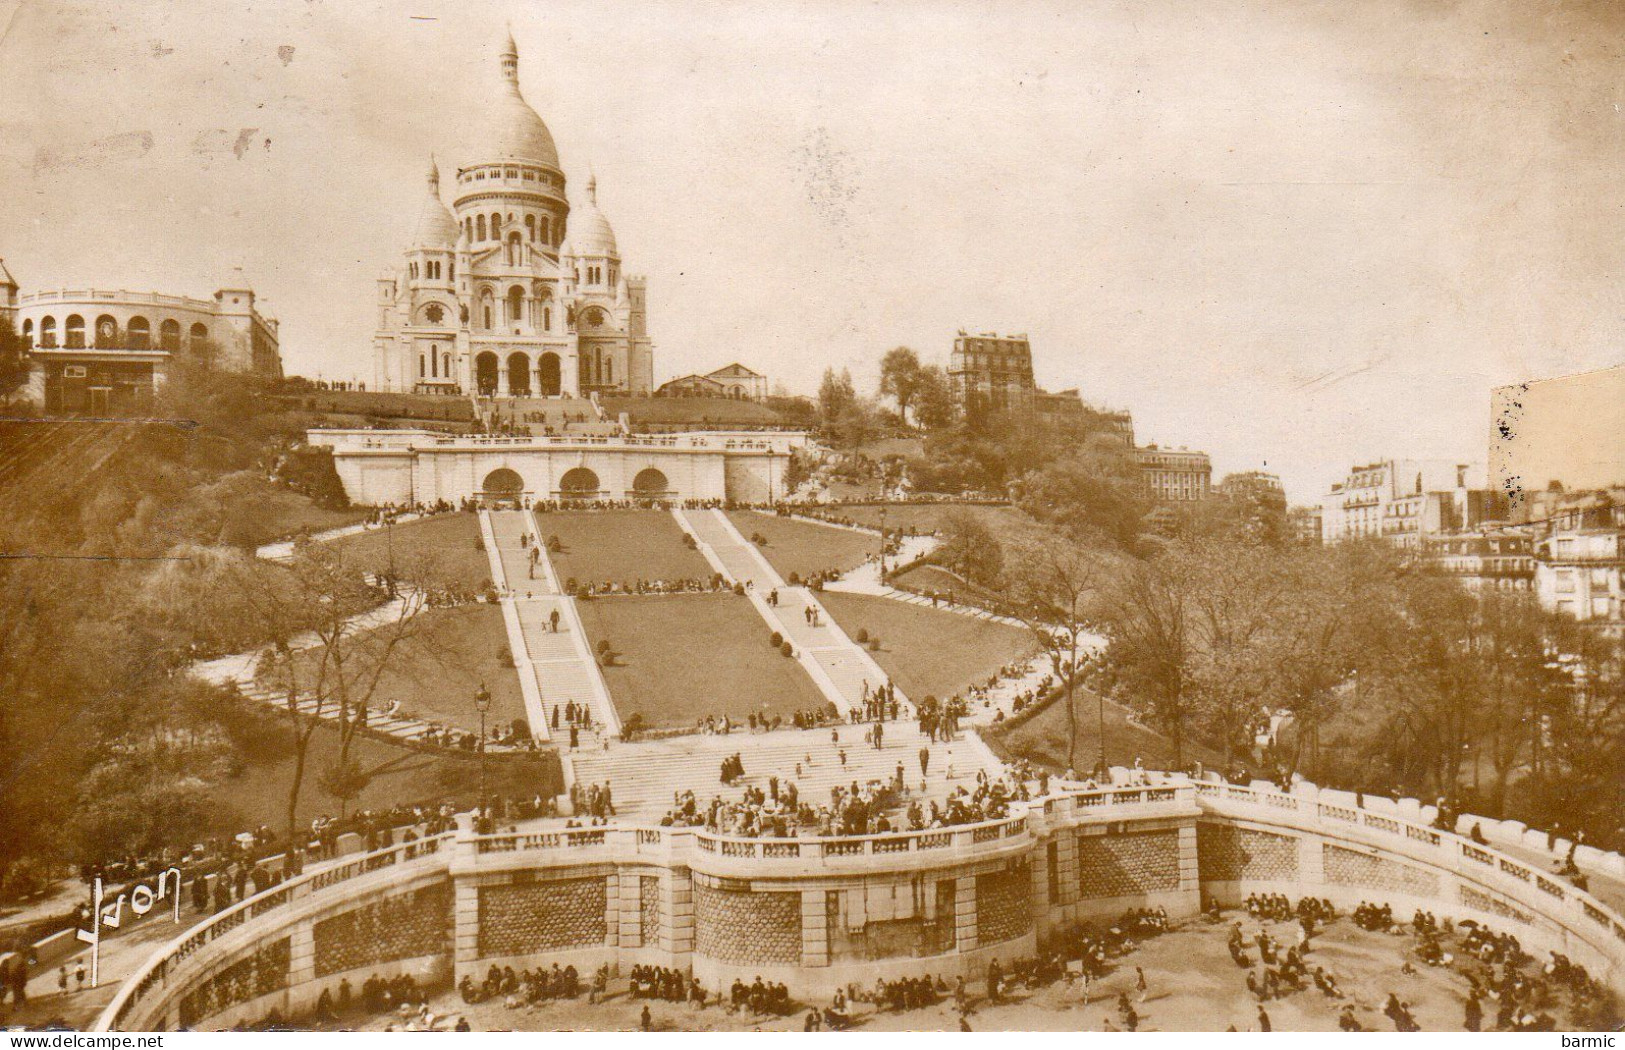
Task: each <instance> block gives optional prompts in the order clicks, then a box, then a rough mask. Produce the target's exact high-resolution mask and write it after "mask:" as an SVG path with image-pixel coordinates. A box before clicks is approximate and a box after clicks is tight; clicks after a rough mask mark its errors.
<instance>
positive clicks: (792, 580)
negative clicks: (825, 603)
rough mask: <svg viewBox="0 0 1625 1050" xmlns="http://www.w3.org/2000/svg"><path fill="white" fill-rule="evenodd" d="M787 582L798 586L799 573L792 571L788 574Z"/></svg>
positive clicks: (799, 583) (799, 582) (799, 584)
mask: <svg viewBox="0 0 1625 1050" xmlns="http://www.w3.org/2000/svg"><path fill="white" fill-rule="evenodd" d="M789 583H790V586H792V587H800V586H801V574H800V573H798V572H792V573H791V574H790V580H789Z"/></svg>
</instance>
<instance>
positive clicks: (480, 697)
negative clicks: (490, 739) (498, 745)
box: [474, 682, 491, 806]
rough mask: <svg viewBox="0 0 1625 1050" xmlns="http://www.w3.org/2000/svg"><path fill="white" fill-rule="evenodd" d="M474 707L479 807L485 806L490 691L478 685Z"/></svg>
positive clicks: (482, 684) (483, 685)
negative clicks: (476, 710) (477, 720)
mask: <svg viewBox="0 0 1625 1050" xmlns="http://www.w3.org/2000/svg"><path fill="white" fill-rule="evenodd" d="M474 706H475V707H477V708H479V711H480V805H481V806H483V805H485V712H487V711H489V710H491V690H489V689H487V688H485V683H484V682H481V683H480V688H479V690H478V691H476V692H475V693H474Z"/></svg>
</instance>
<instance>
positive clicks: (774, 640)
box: [767, 631, 784, 649]
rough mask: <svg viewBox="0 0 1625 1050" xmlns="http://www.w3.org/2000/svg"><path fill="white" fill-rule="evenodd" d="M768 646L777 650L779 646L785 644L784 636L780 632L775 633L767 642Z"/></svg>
mask: <svg viewBox="0 0 1625 1050" xmlns="http://www.w3.org/2000/svg"><path fill="white" fill-rule="evenodd" d="M767 644H768V645H770V646H772V647H773V648H774V649H777V648H778V647H779V646H781V645H783V644H784V635H782V634H780V633H779V632H778V631H774V632H773V637H771V638H769V639H768V640H767Z"/></svg>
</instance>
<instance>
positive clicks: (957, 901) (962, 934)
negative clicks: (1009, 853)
mask: <svg viewBox="0 0 1625 1050" xmlns="http://www.w3.org/2000/svg"><path fill="white" fill-rule="evenodd" d="M977 943H978V942H977V930H976V876H975V875H966V876H963V877H962V878H959V879H957V880H955V882H954V946H955V947H956V948H957V949H958V950H959V951H961V952H973V951H975V950H976V947H977Z"/></svg>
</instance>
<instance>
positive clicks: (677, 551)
mask: <svg viewBox="0 0 1625 1050" xmlns="http://www.w3.org/2000/svg"><path fill="white" fill-rule="evenodd" d="M536 521H537V532H538V534H539V535H540V536H541V537H542V538H543V539H547V538H548V537H551V536H557V537H558V538H559V542H560V543H561V544H563V548H564V549H563V550H561V551H558V552H556V553H554V554H552V555H551V557H552V559H553V568H554V570H555V571H556V572H557V573H558V577H559V583H560V584H563V583H565V582H566V581H568V580H570V579H572V578H574V579H576V580H578V581H579V582H580V583H581V584H583V585H585V584H587V583H598V584H602V583H607V582H609V581H612V580H613V581H620V582H623V583H630V582H634V581H637V580H687V579H709V578H710V576H711V574H712V569H711V566H710V565H709V564H708V563H707V562H706V560H705V558H704V556H702V555H701V554H700V552H699V551H695V550H690V549H689V548H688V547H686V546H685V545H684V544H683V535H684V534H683V530H682V529H681V528H680V527H678V525H677V522H676V520H675V519H673V518H672V516H671V514H670V513H669V512H667V511H663V510H597V511H559V512H555V513H550V514H538V515H536Z"/></svg>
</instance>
